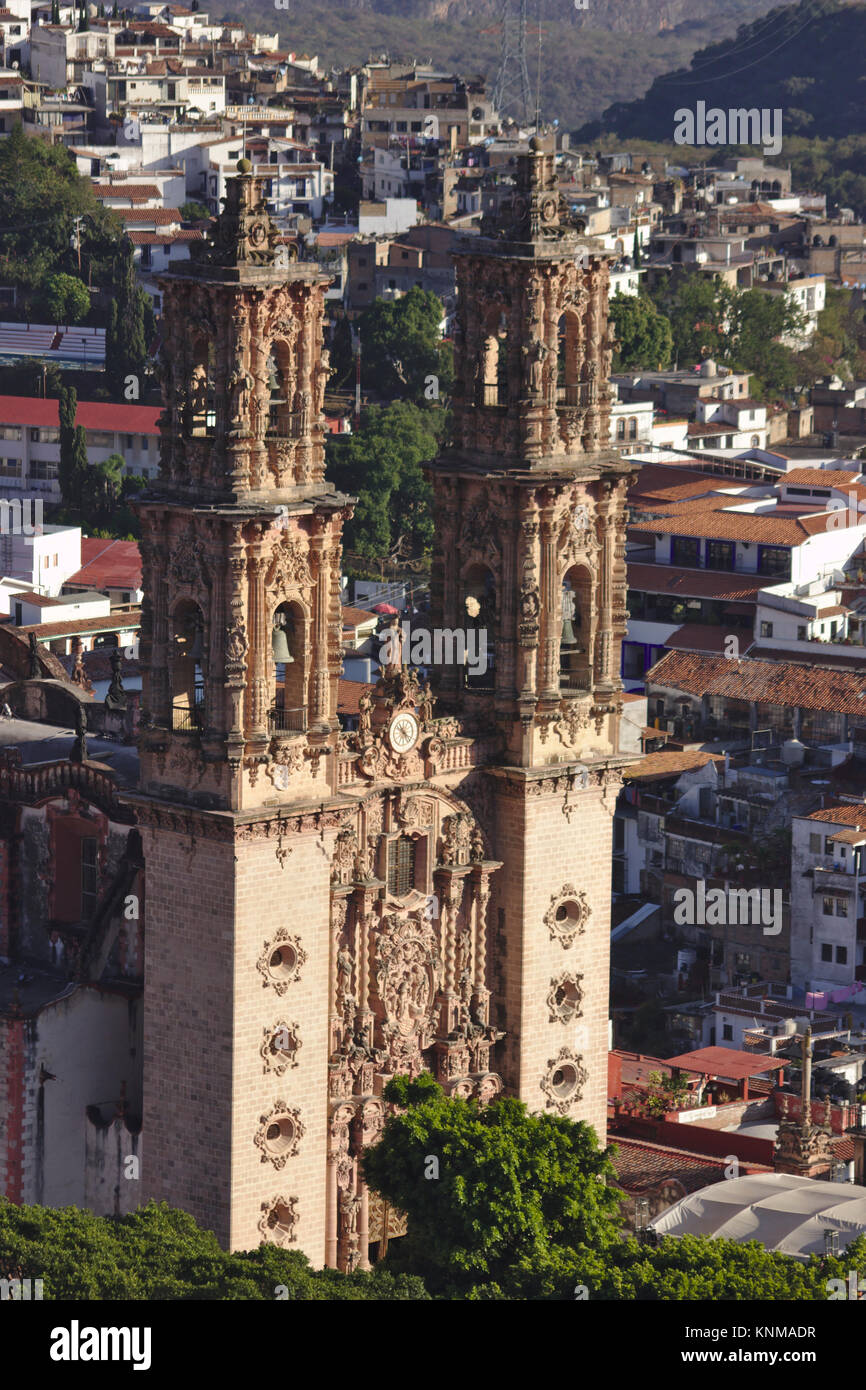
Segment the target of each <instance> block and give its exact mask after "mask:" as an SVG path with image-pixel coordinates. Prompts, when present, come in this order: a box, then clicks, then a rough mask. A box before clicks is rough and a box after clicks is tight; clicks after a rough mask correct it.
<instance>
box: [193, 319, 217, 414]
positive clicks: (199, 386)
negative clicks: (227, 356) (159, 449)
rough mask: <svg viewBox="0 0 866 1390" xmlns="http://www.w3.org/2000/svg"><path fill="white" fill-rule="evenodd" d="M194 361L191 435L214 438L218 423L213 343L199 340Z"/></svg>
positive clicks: (204, 339)
mask: <svg viewBox="0 0 866 1390" xmlns="http://www.w3.org/2000/svg"><path fill="white" fill-rule="evenodd" d="M193 360H194V366H193V369H192V371H191V373H190V380H189V401H188V407H187V408H188V415H187V424H188V428H189V433H191V434H193V435H210V436H212V435H215V434H216V423H217V380H216V348H215V347H214V344H213V342H212V341H211V340H209V339H206V338H198V339H197V340H196V343H195V347H194V350H193Z"/></svg>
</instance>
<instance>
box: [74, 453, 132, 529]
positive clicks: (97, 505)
mask: <svg viewBox="0 0 866 1390" xmlns="http://www.w3.org/2000/svg"><path fill="white" fill-rule="evenodd" d="M125 470H126V461H125V459H124V458H123V457H122V456H121V455H120V454H110V455H109V457H108V458H107V459H104V460H103V461H102V462H101V463H94V464H91V465H90V467H89V468H88V469H87V472H86V474H85V476H84V480H83V484H82V488H81V513H82V517H84V518H85V519H86V520H87V523H88V525H89V526H91V525H92V526H100V527H102V526H105V525H106V524H107V523H108V522H110V521H111V519H112V515H113V513H114V510H115V508H116V507H117V504H118V502H119V501H120V498H121V495H122V492H123V481H124V478H123V475H124V472H125Z"/></svg>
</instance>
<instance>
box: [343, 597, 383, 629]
mask: <svg viewBox="0 0 866 1390" xmlns="http://www.w3.org/2000/svg"><path fill="white" fill-rule="evenodd" d="M340 616H341V618H342V620H343V627H359V626H360V625H361V624H362V623H369V622H374V623H377V622H378V621H379V614H378V613H371V612H370V611H369V610H368V609H366V608H351V607H350V606H349V604H348V603H344V604H343V606H342V608H341V609H340Z"/></svg>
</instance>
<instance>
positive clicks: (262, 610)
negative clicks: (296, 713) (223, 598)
mask: <svg viewBox="0 0 866 1390" xmlns="http://www.w3.org/2000/svg"><path fill="white" fill-rule="evenodd" d="M266 569H267V561H266V559H265V557H264V556H263V555H262V553H261V541H259V542H257V543H256V545H255V547H254V550H253V553H252V554H251V555H250V557H249V560H248V561H247V574H248V576H249V580H248V584H249V588H248V595H249V615H250V632H249V641H250V650H249V654H248V657H247V682H248V683H247V690H248V698H249V706H248V710H247V719H246V722H247V727H248V729H249V732H250V736H251V737H252V738H258V739H262V740H265V739H267V737H268V732H269V731H268V708H269V698H268V697H269V694H270V681H269V668H270V667H271V666H272V665H273V657H272V654H271V650H270V633H269V632H268V630H267V629H268V605H267V596H266V594H265V572H266Z"/></svg>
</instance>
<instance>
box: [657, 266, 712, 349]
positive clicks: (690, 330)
mask: <svg viewBox="0 0 866 1390" xmlns="http://www.w3.org/2000/svg"><path fill="white" fill-rule="evenodd" d="M662 300H663V304H662V306H660V307H666V308H667V310H668V317H669V319H670V324H671V329H672V331H673V340H674V356H675V358H676V360H677V362H678V363H679V365H680V366H681V367H685V366H690V365H691V364H692V363H696V362H700V361H702V359H703V358H705V357H719V356H720V355H721V349H722V344H723V335H724V323H725V315H726V312H727V307H728V300H729V293H728V290H727V287H726V286H725V285H723V284H722V282H721V280H719V278H718V276H716V275H714V276H712V277H709V276H705V275H700V274H697V275H689V274H686V275H683V277H682V278H681V279H680V280H679V281H677V282H676V284H675V286H674V288H673V290H672V292H671V290H667V291H665V290H662Z"/></svg>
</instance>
